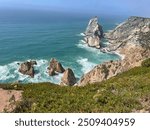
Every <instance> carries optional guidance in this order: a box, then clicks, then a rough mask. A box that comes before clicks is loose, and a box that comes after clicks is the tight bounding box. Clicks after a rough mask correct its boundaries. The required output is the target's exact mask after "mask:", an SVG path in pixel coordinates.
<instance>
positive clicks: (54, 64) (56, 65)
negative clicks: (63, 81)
mask: <svg viewBox="0 0 150 130" xmlns="http://www.w3.org/2000/svg"><path fill="white" fill-rule="evenodd" d="M48 70H49V75H50V76H54V75H56V73H55V72H58V73H63V72H64V71H65V69H64V68H63V66H62V65H61V63H60V62H58V61H57V60H56V59H55V58H53V59H51V61H50V65H49V67H48Z"/></svg>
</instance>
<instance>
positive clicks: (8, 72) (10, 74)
mask: <svg viewBox="0 0 150 130" xmlns="http://www.w3.org/2000/svg"><path fill="white" fill-rule="evenodd" d="M36 61H37V65H36V66H35V67H34V68H35V76H34V78H31V77H30V76H28V75H23V74H21V73H20V72H18V69H19V65H18V64H17V63H22V61H16V62H12V63H10V64H7V65H4V66H0V72H1V73H0V82H1V83H11V82H16V81H21V82H22V83H39V82H52V83H56V84H58V83H60V81H61V77H62V75H63V74H58V75H56V76H53V77H51V76H49V75H48V73H47V67H48V61H47V60H43V59H41V60H36Z"/></svg>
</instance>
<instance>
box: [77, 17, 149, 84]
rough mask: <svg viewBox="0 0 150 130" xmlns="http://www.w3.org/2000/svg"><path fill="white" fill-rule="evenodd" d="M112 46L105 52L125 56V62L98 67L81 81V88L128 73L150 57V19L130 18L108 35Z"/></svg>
mask: <svg viewBox="0 0 150 130" xmlns="http://www.w3.org/2000/svg"><path fill="white" fill-rule="evenodd" d="M106 38H107V39H108V40H109V43H110V45H109V46H108V47H106V48H104V49H103V50H105V51H109V52H111V51H116V52H117V53H120V54H121V55H124V59H123V60H119V61H111V62H106V63H103V64H101V65H97V66H96V67H95V68H94V69H93V70H91V71H90V72H89V73H87V74H85V75H84V76H83V77H82V78H81V80H80V81H79V83H78V85H79V86H84V85H86V84H88V83H95V82H101V81H103V80H106V79H109V78H110V77H112V76H115V75H117V74H119V73H122V72H124V71H127V70H129V69H131V68H134V67H136V66H140V65H141V62H142V61H143V60H145V59H146V58H149V57H150V18H141V17H130V18H129V19H128V20H127V21H125V22H124V23H122V24H120V25H119V26H117V27H116V28H115V29H114V30H113V31H111V32H109V33H107V34H106Z"/></svg>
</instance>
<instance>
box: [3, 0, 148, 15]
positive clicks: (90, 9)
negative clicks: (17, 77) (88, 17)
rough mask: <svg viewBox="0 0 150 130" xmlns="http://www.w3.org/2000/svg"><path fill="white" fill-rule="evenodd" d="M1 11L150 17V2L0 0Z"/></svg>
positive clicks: (121, 0)
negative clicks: (14, 10)
mask: <svg viewBox="0 0 150 130" xmlns="http://www.w3.org/2000/svg"><path fill="white" fill-rule="evenodd" d="M0 9H6V10H8V9H24V10H31V9H32V10H50V11H57V12H67V13H87V14H88V13H89V14H104V15H105V14H108V15H127V16H131V15H132V16H146V17H150V0H0Z"/></svg>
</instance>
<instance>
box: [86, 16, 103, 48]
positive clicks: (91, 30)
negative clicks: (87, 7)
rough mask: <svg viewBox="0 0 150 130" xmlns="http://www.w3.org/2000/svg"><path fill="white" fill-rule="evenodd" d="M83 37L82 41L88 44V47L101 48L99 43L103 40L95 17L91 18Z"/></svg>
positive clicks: (100, 28)
mask: <svg viewBox="0 0 150 130" xmlns="http://www.w3.org/2000/svg"><path fill="white" fill-rule="evenodd" d="M84 35H85V37H84V41H85V42H86V43H87V44H88V46H90V47H96V48H100V47H101V45H100V42H101V39H102V38H103V29H102V26H101V25H100V24H99V23H98V18H97V17H95V18H92V19H91V20H90V21H89V24H88V26H87V29H86V31H85V33H84Z"/></svg>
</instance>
